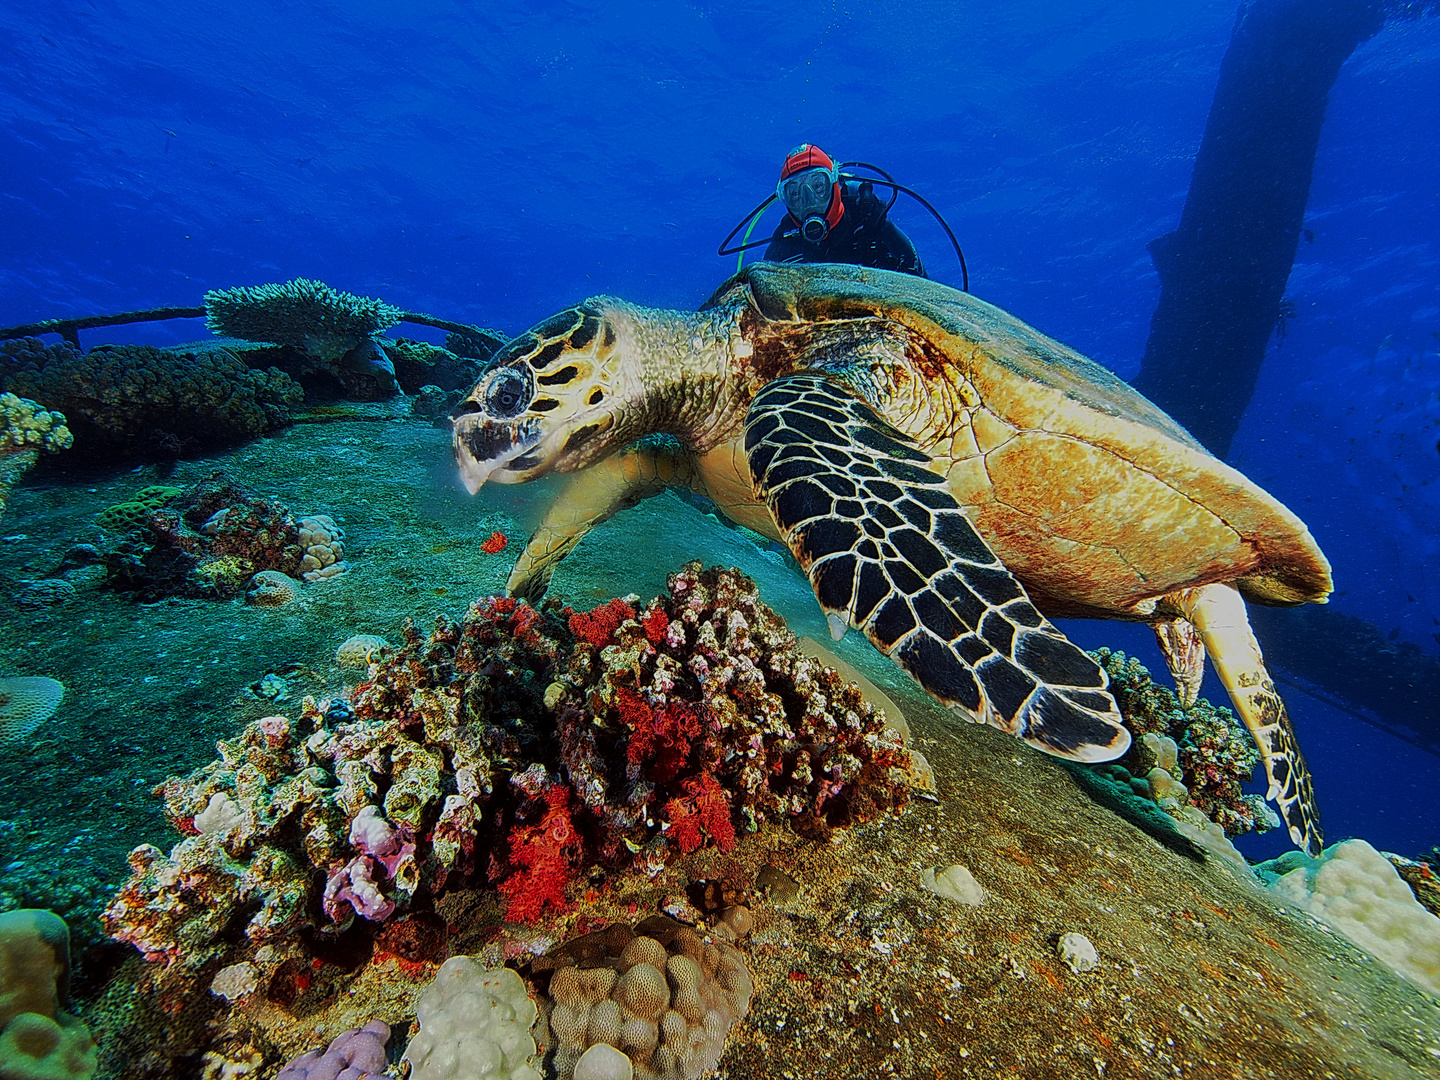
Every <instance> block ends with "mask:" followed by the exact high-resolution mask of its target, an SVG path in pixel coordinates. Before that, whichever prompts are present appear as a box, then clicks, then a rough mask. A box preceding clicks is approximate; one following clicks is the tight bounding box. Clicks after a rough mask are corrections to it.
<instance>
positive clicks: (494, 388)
mask: <svg viewBox="0 0 1440 1080" xmlns="http://www.w3.org/2000/svg"><path fill="white" fill-rule="evenodd" d="M529 403H530V381H529V380H528V379H526V378H525V376H524V375H522V374H521V373H520V372H519V371H517V370H516V369H515V368H505V369H504V370H502V371H500V372H498V373H497V374H496V376H495V378H494V380H493V381H492V382H491V383H490V388H489V389H488V390H486V391H485V408H486V409H487V410H488V411H489V413H490V415H491V416H497V417H500V418H501V419H506V420H508V419H509V418H510V417H512V416H517V415H519V413H520V412H521V410H523V409H524V408H525V406H526V405H528V404H529Z"/></svg>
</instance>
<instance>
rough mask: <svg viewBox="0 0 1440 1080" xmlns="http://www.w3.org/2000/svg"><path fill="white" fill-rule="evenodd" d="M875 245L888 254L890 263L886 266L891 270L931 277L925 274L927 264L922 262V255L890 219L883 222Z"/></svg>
mask: <svg viewBox="0 0 1440 1080" xmlns="http://www.w3.org/2000/svg"><path fill="white" fill-rule="evenodd" d="M875 244H876V246H877V248H879V249H883V250H884V251H885V252H887V254H888V258H889V262H887V263H886V266H887V267H889V268H890V269H892V270H901V271H903V272H904V273H907V274H915V275H916V276H918V277H923V278H928V277H929V276H930V275H929V274H927V273H926V272H925V264H924V263H922V262H921V261H920V253H919V252H918V251H916V250H915V245H914V244H913V243H911V242H910V238H909V237H908V236H906V235H905V234H904V233H903V232H901V231H900V227H899V226H898V225H896V224H895V223H894V222H893V221H891V220H890V219H889V218H886V219H885V220H884V221H883V222H881V224H880V232H879V235H878V236H877V237H876V238H875Z"/></svg>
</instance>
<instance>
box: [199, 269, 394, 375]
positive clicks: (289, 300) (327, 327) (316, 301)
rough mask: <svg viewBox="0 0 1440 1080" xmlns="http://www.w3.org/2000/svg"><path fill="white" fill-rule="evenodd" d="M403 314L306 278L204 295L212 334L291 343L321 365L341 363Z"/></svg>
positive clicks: (206, 315) (220, 290)
mask: <svg viewBox="0 0 1440 1080" xmlns="http://www.w3.org/2000/svg"><path fill="white" fill-rule="evenodd" d="M404 315H405V313H404V312H403V311H401V310H400V309H399V308H397V307H393V306H391V305H390V304H387V303H385V301H383V300H376V299H373V298H370V297H364V296H355V295H353V294H351V293H347V292H337V291H336V290H335V289H332V288H330V286H328V285H326V284H324V283H323V282H320V281H312V280H310V279H308V278H296V279H295V280H293V281H286V282H282V283H279V284H269V285H253V286H239V287H236V288H233V289H213V290H211V291H210V292H207V293H206V294H205V325H206V326H208V327H209V328H210V331H211V333H214V334H219V335H221V336H222V337H237V338H245V339H246V340H248V341H268V342H273V343H274V344H277V345H289V346H291V347H292V348H296V349H300V350H302V351H303V352H305V353H307V354H309V355H310V356H313V357H315V358H316V359H318V360H320V361H322V362H324V363H335V362H336V361H339V360H340V359H341V357H343V356H344V354H345V353H347V352H349V351H351V350H352V349H354V348H356V347H357V346H359V345H360V344H361V343H362V342H365V341H367V340H369V339H371V338H373V337H374V336H375V335H376V334H379V333H380V332H381V331H382V330H387V329H389V328H390V327H392V326H394V325H395V324H396V323H398V322H399V321H400V320H401V319H402V318H403V317H404Z"/></svg>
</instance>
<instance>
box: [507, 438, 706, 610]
mask: <svg viewBox="0 0 1440 1080" xmlns="http://www.w3.org/2000/svg"><path fill="white" fill-rule="evenodd" d="M693 473H694V466H693V464H692V462H691V459H690V456H689V455H688V454H686V453H685V452H683V451H681V450H678V449H674V450H671V449H663V448H656V447H651V446H644V445H637V446H630V447H627V448H626V449H624V450H622V451H620V453H618V454H612V455H611V456H610V457H607V458H605V459H604V460H603V461H600V462H597V463H596V464H594V465H592V466H590V467H589V468H588V469H582V470H580V471H579V472H577V473H575V474H574V475H573V476H572V478H571V480H570V482H569V483H568V484H566V485H565V489H564V490H563V491H562V492H561V493H560V495H559V497H558V498H556V500H555V502H554V503H552V504H551V506H550V509H549V510H548V511H546V513H545V518H544V520H543V521H541V522H540V527H539V528H537V529H536V530H535V532H534V533H532V534H531V536H530V539H529V541H527V542H526V544H525V550H524V551H523V552H521V554H520V558H519V559H517V560H516V562H515V566H514V569H512V570H511V571H510V578H509V580H508V581H506V583H505V594H506V595H507V596H513V597H516V598H517V599H521V600H525V601H528V602H529V603H531V604H538V603H539V602H540V598H541V597H542V596H544V595H545V590H546V589H548V588H549V587H550V578H551V576H552V575H553V574H554V573H555V568H556V567H557V566H559V565H560V561H561V560H562V559H564V558H565V556H566V555H569V554H570V552H571V551H572V550H574V547H575V545H576V544H578V543H579V542H580V541H581V540H583V539H584V538H585V534H586V533H588V532H589V531H590V530H591V529H593V528H595V526H597V525H599V524H600V523H601V522H604V521H607V520H609V519H610V518H611V517H613V516H614V515H615V514H617V513H619V512H620V511H621V510H625V509H628V508H629V507H632V506H634V505H635V504H636V503H638V502H640V501H641V500H643V499H648V498H649V497H650V496H652V495H658V494H660V493H661V492H662V491H664V490H665V489H666V488H667V487H671V486H672V485H673V486H681V487H683V486H685V485H688V484H690V483H691V482H692V480H693V476H692V474H693Z"/></svg>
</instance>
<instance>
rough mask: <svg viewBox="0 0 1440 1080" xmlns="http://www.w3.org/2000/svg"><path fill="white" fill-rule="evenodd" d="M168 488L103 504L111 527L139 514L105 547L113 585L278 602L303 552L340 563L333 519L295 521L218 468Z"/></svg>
mask: <svg viewBox="0 0 1440 1080" xmlns="http://www.w3.org/2000/svg"><path fill="white" fill-rule="evenodd" d="M169 490H171V489H156V488H146V489H145V490H144V491H142V492H141V493H140V494H139V495H138V496H137V497H136V499H135V500H134V501H133V502H132V503H122V504H120V506H118V507H112V508H110V509H109V510H106V511H104V512H103V514H102V517H105V518H106V519H107V520H109V521H111V522H112V523H113V524H114V525H115V526H117V527H118V526H125V525H129V524H130V523H131V522H133V521H137V519H138V524H136V525H134V526H131V527H130V529H129V530H128V531H127V533H126V534H125V535H123V536H122V537H120V539H119V540H117V541H116V542H115V543H114V544H113V546H111V548H110V549H109V550H107V551H106V552H105V553H104V555H103V560H104V563H105V570H106V580H107V583H108V585H109V586H110V587H111V588H113V589H116V590H119V591H123V592H132V593H134V594H135V595H136V597H137V598H138V599H140V600H142V601H146V602H150V601H154V600H159V599H162V598H164V597H167V596H188V597H197V598H204V599H222V600H223V599H230V598H233V597H237V596H240V595H241V594H242V593H245V592H246V591H247V590H249V591H250V592H253V593H254V594H255V595H254V596H253V597H252V598H251V599H252V602H254V603H262V604H269V605H271V606H276V605H278V604H280V603H284V602H288V600H290V599H293V598H294V595H293V594H294V590H295V589H297V588H298V587H299V586H298V583H296V582H294V581H293V579H294V578H296V577H298V576H300V574H301V573H302V571H303V568H304V567H305V566H306V565H307V564H306V559H310V560H311V562H312V563H314V564H315V565H317V566H320V567H321V570H322V573H321V575H320V576H330V575H331V574H333V573H336V572H338V571H336V569H335V568H336V567H337V566H339V567H341V568H342V569H343V567H344V563H343V562H337V561H336V557H335V556H336V551H337V549H338V551H339V553H340V554H343V548H339V546H338V542H337V540H338V537H337V536H336V535H335V534H339V529H338V527H337V526H336V525H335V523H334V522H333V521H331V520H330V519H329V518H325V517H318V518H301V519H300V521H298V522H297V521H296V520H295V519H294V518H293V517H292V516H291V514H290V511H289V510H288V509H287V508H286V507H284V506H282V505H281V504H279V503H277V502H274V501H272V500H270V499H266V498H263V497H261V496H258V495H255V494H254V493H252V492H250V491H248V490H247V489H245V488H244V487H242V486H241V485H240V484H238V483H236V482H235V481H234V480H233V479H232V478H230V477H229V476H228V475H227V474H226V473H225V472H223V471H220V470H217V471H215V472H212V473H211V474H210V475H209V476H207V477H206V478H205V479H203V480H201V481H199V482H198V483H196V484H192V485H191V486H190V487H188V488H186V489H184V490H183V491H181V492H180V493H179V494H175V495H165V494H164V493H165V492H166V491H169ZM147 493H149V494H148V495H147ZM147 507H148V508H147ZM307 522H308V523H310V524H309V526H306V525H305V523H307ZM317 523H319V524H318V526H317ZM307 536H308V544H307ZM315 552H319V556H320V557H318V558H317V557H316V555H315ZM323 559H329V562H328V564H327V563H323V562H322V560H323ZM262 571H274V572H275V573H276V574H279V575H283V576H284V577H285V578H287V579H290V584H289V585H287V584H286V582H285V581H281V580H280V579H279V578H278V577H268V576H267V577H266V578H263V579H262V580H260V581H258V582H257V581H256V580H255V578H256V576H257V575H258V574H260V573H261V572H262ZM287 593H288V594H289V595H288V596H287Z"/></svg>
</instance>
